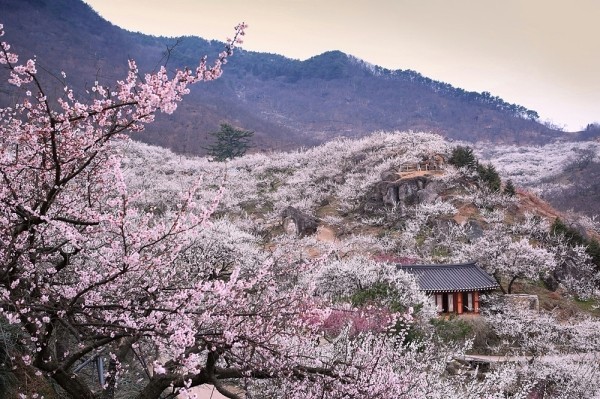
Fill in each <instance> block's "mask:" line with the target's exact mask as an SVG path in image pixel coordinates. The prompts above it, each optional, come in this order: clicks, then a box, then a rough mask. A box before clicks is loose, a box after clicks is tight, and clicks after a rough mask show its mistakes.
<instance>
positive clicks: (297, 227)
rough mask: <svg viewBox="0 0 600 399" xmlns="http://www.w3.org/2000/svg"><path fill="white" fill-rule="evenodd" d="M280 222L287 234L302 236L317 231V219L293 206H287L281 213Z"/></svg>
mask: <svg viewBox="0 0 600 399" xmlns="http://www.w3.org/2000/svg"><path fill="white" fill-rule="evenodd" d="M281 222H282V224H283V228H284V230H285V231H286V232H287V233H288V234H292V235H295V236H297V237H304V236H307V235H311V234H314V233H316V232H317V227H318V226H319V222H318V219H317V218H315V217H313V216H310V215H308V214H306V213H304V212H302V211H300V210H298V209H296V208H294V207H293V206H288V207H287V208H285V209H284V210H283V212H282V213H281Z"/></svg>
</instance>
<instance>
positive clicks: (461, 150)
mask: <svg viewBox="0 0 600 399" xmlns="http://www.w3.org/2000/svg"><path fill="white" fill-rule="evenodd" d="M448 163H449V164H451V165H454V166H456V167H457V168H462V167H465V166H466V167H467V168H469V169H475V168H476V167H477V158H476V157H475V154H473V149H472V148H471V147H463V146H458V147H454V149H453V150H452V155H451V156H450V159H448Z"/></svg>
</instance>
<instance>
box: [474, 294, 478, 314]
mask: <svg viewBox="0 0 600 399" xmlns="http://www.w3.org/2000/svg"><path fill="white" fill-rule="evenodd" d="M473 311H474V312H475V313H479V291H475V292H473Z"/></svg>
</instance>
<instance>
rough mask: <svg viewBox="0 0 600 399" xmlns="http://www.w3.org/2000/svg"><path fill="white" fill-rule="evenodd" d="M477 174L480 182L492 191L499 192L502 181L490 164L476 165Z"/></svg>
mask: <svg viewBox="0 0 600 399" xmlns="http://www.w3.org/2000/svg"><path fill="white" fill-rule="evenodd" d="M477 173H478V174H479V178H480V179H481V181H482V182H483V183H484V184H485V185H486V187H487V188H489V189H490V190H492V191H500V186H501V185H502V180H501V179H500V175H499V174H498V172H497V171H496V168H494V165H492V164H491V163H489V164H487V165H485V166H484V165H477Z"/></svg>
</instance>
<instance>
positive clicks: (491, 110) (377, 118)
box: [0, 0, 565, 154]
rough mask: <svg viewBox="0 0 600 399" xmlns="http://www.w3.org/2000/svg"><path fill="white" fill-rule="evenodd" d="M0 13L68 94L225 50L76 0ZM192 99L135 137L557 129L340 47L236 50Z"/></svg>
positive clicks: (180, 146)
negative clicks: (226, 131) (62, 76)
mask: <svg viewBox="0 0 600 399" xmlns="http://www.w3.org/2000/svg"><path fill="white" fill-rule="evenodd" d="M0 11H1V12H2V21H0V22H2V23H4V24H5V27H6V31H7V35H6V36H7V40H8V41H9V42H11V43H13V44H14V48H15V49H16V50H17V51H18V52H21V53H23V54H22V56H32V55H33V54H36V55H37V59H38V63H39V64H41V65H42V66H43V67H44V68H45V69H46V70H48V71H51V72H52V73H54V74H58V73H59V72H60V71H61V70H65V71H66V72H67V75H68V83H69V84H71V85H72V86H74V88H75V89H76V91H77V90H79V91H81V90H82V89H84V88H85V87H89V83H90V82H93V81H94V80H101V81H102V82H103V83H106V84H113V83H114V82H115V81H116V80H117V79H122V78H123V76H125V74H126V65H127V58H133V59H135V60H136V62H137V63H138V65H139V66H140V71H142V72H144V71H150V70H153V69H155V68H156V67H158V66H159V65H161V64H164V63H166V65H167V68H168V69H174V68H180V67H182V66H184V65H190V66H193V65H195V64H196V63H197V62H198V59H199V57H200V56H202V55H204V54H208V57H209V59H211V57H214V56H215V55H216V54H217V53H218V52H219V51H221V50H222V48H223V43H220V42H218V41H215V40H211V41H209V40H205V39H202V38H199V37H195V36H185V37H181V38H167V37H155V36H149V35H144V34H141V33H135V32H129V31H126V30H124V29H122V28H119V27H117V26H115V25H113V24H112V23H110V22H109V21H106V20H104V19H103V18H102V17H101V16H100V15H98V14H97V13H96V12H95V11H93V9H92V8H91V7H90V6H89V5H87V4H85V3H83V2H81V1H79V0H55V1H52V2H50V1H47V0H23V1H21V2H18V4H15V2H13V1H9V0H0ZM47 81H53V79H47ZM1 89H3V90H7V89H6V88H5V87H2V88H1ZM60 89H62V86H60V85H56V87H55V88H54V89H53V90H54V92H55V93H60V91H59V90H60ZM189 97H190V98H189V99H188V100H187V101H186V102H184V104H182V105H181V106H180V109H179V110H178V111H177V112H176V113H175V114H174V115H159V116H158V117H157V123H156V124H155V125H154V126H152V127H150V128H149V129H148V131H147V132H146V133H145V134H144V135H141V136H139V138H140V139H141V140H142V141H145V142H148V143H151V144H157V145H161V146H164V147H168V148H171V149H172V150H174V151H176V152H179V153H193V154H202V153H203V149H202V148H203V147H205V145H206V143H207V140H209V133H210V132H212V131H215V130H218V126H219V124H220V123H224V122H225V123H230V124H232V125H235V126H239V127H241V128H244V129H247V130H253V131H255V132H256V134H255V145H256V147H257V149H292V148H297V147H299V146H306V145H308V146H312V145H316V144H319V143H322V142H324V141H328V140H330V139H332V138H334V137H340V136H342V137H362V136H364V135H367V134H370V133H371V132H373V131H378V130H403V131H406V130H413V131H429V132H434V133H439V134H442V135H444V136H445V137H447V138H449V139H453V140H466V141H471V142H476V141H489V142H495V143H517V144H519V143H536V144H541V143H546V142H548V141H551V140H554V139H557V138H561V137H565V134H564V133H562V132H559V131H556V130H553V129H550V128H548V127H547V126H544V125H543V124H540V123H538V122H537V121H536V119H537V113H536V112H535V111H533V110H529V109H527V108H525V107H523V106H520V105H516V104H510V103H507V102H505V101H504V100H502V99H501V98H499V97H496V96H493V95H492V94H491V93H489V92H483V93H476V92H469V91H465V90H463V89H460V88H456V87H454V86H452V85H450V84H448V83H444V82H439V81H435V80H433V79H430V78H427V77H424V76H423V75H421V74H420V73H418V72H416V71H411V70H395V71H392V70H389V69H386V68H382V67H379V66H376V65H372V64H369V63H368V62H366V61H363V60H360V59H359V58H356V57H354V56H352V55H348V54H345V53H343V52H341V51H338V50H332V51H328V52H325V53H322V54H319V55H316V56H314V57H311V58H309V59H307V60H304V61H300V60H294V59H290V58H286V57H284V56H281V55H277V54H269V53H257V52H252V51H246V50H242V49H240V50H238V51H237V53H236V54H235V56H234V57H233V58H232V59H231V60H230V62H229V63H228V64H227V65H226V66H225V73H224V75H223V77H222V78H220V79H219V80H217V81H215V82H211V83H210V84H209V85H206V86H205V87H203V88H202V89H196V90H193V91H192V92H191V94H190V95H189ZM2 105H4V106H6V105H7V104H4V103H3V104H2Z"/></svg>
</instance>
